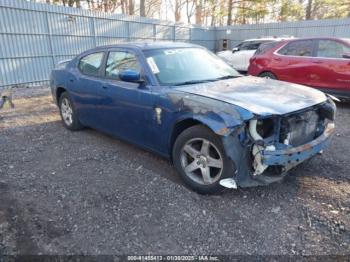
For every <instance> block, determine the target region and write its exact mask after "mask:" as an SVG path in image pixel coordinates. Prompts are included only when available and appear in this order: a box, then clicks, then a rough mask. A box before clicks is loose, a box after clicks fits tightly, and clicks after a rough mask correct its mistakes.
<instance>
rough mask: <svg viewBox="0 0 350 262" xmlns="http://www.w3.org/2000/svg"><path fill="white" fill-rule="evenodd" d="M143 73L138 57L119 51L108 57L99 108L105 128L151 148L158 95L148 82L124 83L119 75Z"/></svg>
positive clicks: (106, 130)
mask: <svg viewBox="0 0 350 262" xmlns="http://www.w3.org/2000/svg"><path fill="white" fill-rule="evenodd" d="M126 69H132V70H135V71H138V72H140V74H141V75H142V74H143V73H142V72H143V70H142V67H141V64H140V63H139V61H138V59H137V57H136V55H135V54H134V53H132V52H130V51H123V50H115V51H110V52H109V53H108V57H107V60H106V65H105V70H104V71H105V72H104V77H105V80H104V84H103V88H102V89H101V90H100V93H99V96H100V97H101V100H100V103H99V104H98V105H96V109H97V111H98V114H99V117H100V119H102V125H101V128H102V129H103V130H104V131H105V132H108V133H111V134H113V135H116V136H119V137H121V138H124V139H126V140H129V141H132V142H133V143H137V144H140V145H142V146H145V147H149V146H150V143H151V141H152V139H151V138H152V137H151V133H152V126H151V123H152V118H153V116H154V112H153V111H154V101H155V98H154V94H153V93H152V90H151V87H150V86H148V85H147V83H146V82H143V83H133V82H124V81H121V80H120V79H119V72H121V71H123V70H126Z"/></svg>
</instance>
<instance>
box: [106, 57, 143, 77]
mask: <svg viewBox="0 0 350 262" xmlns="http://www.w3.org/2000/svg"><path fill="white" fill-rule="evenodd" d="M127 69H132V70H135V71H138V72H140V71H141V66H140V64H139V62H138V61H137V58H136V56H135V55H134V54H132V53H129V52H123V51H118V52H117V51H116V52H110V53H109V55H108V59H107V65H106V76H107V77H109V78H113V79H117V80H119V72H120V71H123V70H127Z"/></svg>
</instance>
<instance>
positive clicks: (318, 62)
mask: <svg viewBox="0 0 350 262" xmlns="http://www.w3.org/2000/svg"><path fill="white" fill-rule="evenodd" d="M312 63H314V64H322V61H317V60H316V61H312Z"/></svg>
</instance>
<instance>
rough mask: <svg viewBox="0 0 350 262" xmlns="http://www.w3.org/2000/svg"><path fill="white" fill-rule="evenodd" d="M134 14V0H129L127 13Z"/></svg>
mask: <svg viewBox="0 0 350 262" xmlns="http://www.w3.org/2000/svg"><path fill="white" fill-rule="evenodd" d="M134 14H135V3H134V0H129V15H134Z"/></svg>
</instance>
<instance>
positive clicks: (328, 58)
mask: <svg viewBox="0 0 350 262" xmlns="http://www.w3.org/2000/svg"><path fill="white" fill-rule="evenodd" d="M316 47H317V48H316V57H315V58H314V59H313V65H312V75H311V85H312V86H314V87H320V88H324V89H330V91H333V92H334V93H336V92H346V91H347V92H349V91H350V59H348V58H344V57H343V56H344V54H346V53H350V47H349V46H347V45H346V44H345V43H343V42H340V41H337V40H332V39H320V40H318V41H317V45H316Z"/></svg>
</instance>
